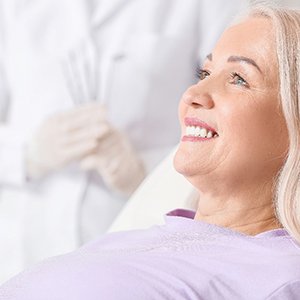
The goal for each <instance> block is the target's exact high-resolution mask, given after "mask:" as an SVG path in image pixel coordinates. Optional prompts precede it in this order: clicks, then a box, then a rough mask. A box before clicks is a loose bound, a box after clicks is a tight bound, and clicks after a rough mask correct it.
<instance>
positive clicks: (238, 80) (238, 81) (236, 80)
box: [230, 72, 249, 88]
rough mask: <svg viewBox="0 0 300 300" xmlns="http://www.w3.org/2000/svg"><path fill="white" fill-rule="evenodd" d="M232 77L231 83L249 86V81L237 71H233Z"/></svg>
mask: <svg viewBox="0 0 300 300" xmlns="http://www.w3.org/2000/svg"><path fill="white" fill-rule="evenodd" d="M230 77H231V81H230V83H232V84H236V85H240V86H243V87H247V88H249V84H248V82H247V81H246V80H245V79H244V78H243V77H242V76H241V75H239V74H238V73H235V72H234V73H231V74H230Z"/></svg>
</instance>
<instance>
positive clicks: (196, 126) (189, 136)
mask: <svg viewBox="0 0 300 300" xmlns="http://www.w3.org/2000/svg"><path fill="white" fill-rule="evenodd" d="M184 123H185V135H184V136H183V138H182V141H190V142H203V141H209V140H212V139H214V138H216V137H218V136H219V135H218V133H217V132H216V130H215V129H214V128H213V127H211V126H209V125H208V124H207V123H205V122H204V121H202V120H200V119H198V118H192V117H186V118H185V119H184Z"/></svg>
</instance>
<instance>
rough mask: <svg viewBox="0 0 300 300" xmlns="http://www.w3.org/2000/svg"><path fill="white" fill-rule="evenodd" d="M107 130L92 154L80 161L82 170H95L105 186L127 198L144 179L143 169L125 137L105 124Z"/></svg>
mask: <svg viewBox="0 0 300 300" xmlns="http://www.w3.org/2000/svg"><path fill="white" fill-rule="evenodd" d="M107 126H109V130H108V131H107V132H106V134H105V135H103V136H102V138H101V139H100V141H99V146H98V148H97V149H96V151H94V153H93V154H91V155H88V156H86V157H85V158H83V159H82V161H81V167H82V169H83V170H96V171H97V172H98V173H99V174H100V175H101V176H102V178H103V180H104V182H105V183H106V184H107V186H108V187H109V188H110V189H112V190H114V191H115V192H117V193H119V194H121V195H123V196H129V195H131V194H132V193H133V192H134V190H135V189H136V188H137V187H138V185H139V184H140V183H141V181H142V180H143V179H144V177H145V169H144V166H143V163H142V161H141V160H140V159H139V158H138V156H137V154H136V152H135V151H134V149H133V147H132V145H131V143H130V142H129V141H128V139H127V138H126V136H125V135H124V134H122V133H121V132H120V131H118V130H117V129H115V128H113V127H112V126H111V125H109V124H108V123H107Z"/></svg>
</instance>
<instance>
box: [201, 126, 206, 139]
mask: <svg viewBox="0 0 300 300" xmlns="http://www.w3.org/2000/svg"><path fill="white" fill-rule="evenodd" d="M206 134H207V130H206V128H201V130H200V136H201V137H202V138H205V137H206Z"/></svg>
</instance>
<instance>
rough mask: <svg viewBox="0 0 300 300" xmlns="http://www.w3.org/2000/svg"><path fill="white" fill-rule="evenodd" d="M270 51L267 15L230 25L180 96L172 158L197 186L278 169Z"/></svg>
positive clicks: (283, 147) (279, 141)
mask: <svg viewBox="0 0 300 300" xmlns="http://www.w3.org/2000/svg"><path fill="white" fill-rule="evenodd" d="M275 51H276V50H275V41H274V35H273V30H272V26H271V23H270V22H269V21H268V20H267V19H264V18H249V19H247V20H245V21H243V22H242V23H240V24H237V25H234V26H232V27H230V28H229V29H228V30H226V31H225V32H224V34H223V35H222V36H221V38H220V40H219V42H218V43H217V45H216V47H215V49H214V50H213V52H212V53H211V54H210V55H208V57H207V59H206V61H205V63H204V66H203V68H202V70H200V72H199V77H200V80H199V82H198V83H197V84H195V85H193V86H191V87H190V88H189V89H188V90H187V91H186V92H185V93H184V95H183V96H182V99H181V102H180V105H179V119H180V123H181V128H182V140H181V143H180V146H179V149H178V151H177V153H176V156H175V159H174V165H175V168H176V169H177V171H178V172H180V173H182V174H183V175H185V177H187V179H188V180H189V181H191V182H192V184H194V185H195V186H196V187H197V188H198V187H199V189H200V190H205V189H206V188H210V189H211V187H212V186H214V189H218V188H220V189H221V190H222V189H224V187H227V188H228V187H231V188H233V189H234V188H236V187H239V188H242V187H243V188H248V187H249V186H251V185H253V184H254V185H256V184H265V183H267V184H268V183H270V182H272V180H273V178H274V176H276V174H277V172H278V171H279V170H280V167H281V166H282V164H283V162H284V158H285V154H286V151H287V149H288V134H287V129H286V125H285V120H284V117H283V115H282V112H281V107H280V100H279V79H278V64H277V59H276V53H275ZM201 136H202V137H201Z"/></svg>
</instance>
